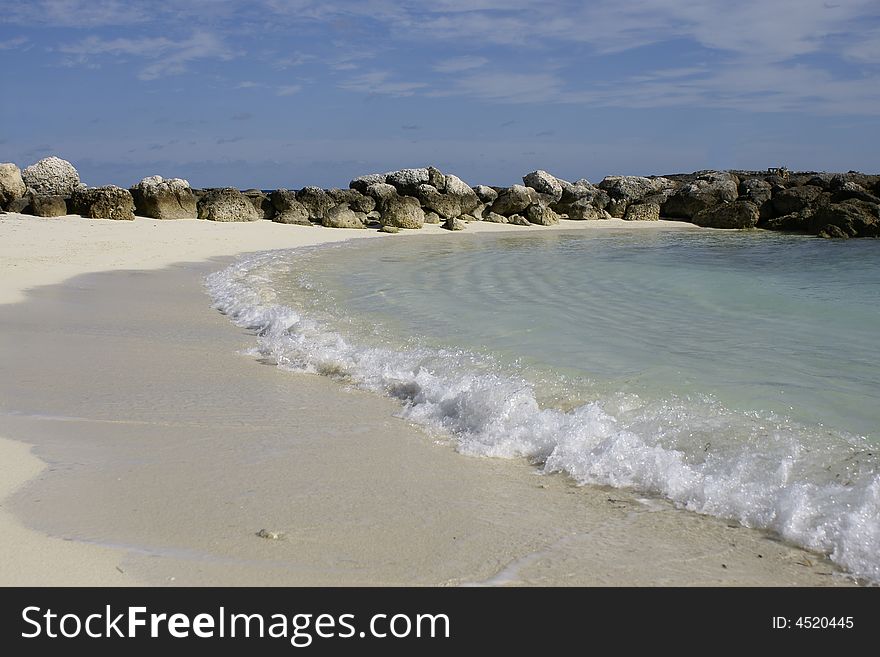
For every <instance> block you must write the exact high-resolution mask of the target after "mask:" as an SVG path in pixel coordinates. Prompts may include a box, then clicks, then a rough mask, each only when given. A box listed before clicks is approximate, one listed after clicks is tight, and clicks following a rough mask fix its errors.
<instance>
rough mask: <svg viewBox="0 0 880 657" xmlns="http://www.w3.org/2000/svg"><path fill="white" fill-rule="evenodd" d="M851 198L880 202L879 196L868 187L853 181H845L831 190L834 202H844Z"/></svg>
mask: <svg viewBox="0 0 880 657" xmlns="http://www.w3.org/2000/svg"><path fill="white" fill-rule="evenodd" d="M850 199H858V200H860V201H867V202H868V203H880V198H877V197H876V196H874V194H871V193H870V192H869V191H868V190H867V189H865V188H864V187H862V186H861V185H859V184H858V183H854V182H852V181H846V182H844V183H843V184H842V185H840V186H839V187H836V188H835V189H834V190H833V191H832V192H831V202H832V203H843V202H844V201H848V200H850Z"/></svg>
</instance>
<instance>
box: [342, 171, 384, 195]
mask: <svg viewBox="0 0 880 657" xmlns="http://www.w3.org/2000/svg"><path fill="white" fill-rule="evenodd" d="M387 177H388V174H387V173H370V174H367V175H366V176H358V177H357V178H355V179H354V180H352V181H351V182H350V183H348V186H349V187H351V188H352V189H355V190H357V191H359V192H360V193H361V194H366V193H367V187H369V186H370V185H372V184H374V183H383V184H384V183H385V178H387Z"/></svg>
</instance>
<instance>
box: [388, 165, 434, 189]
mask: <svg viewBox="0 0 880 657" xmlns="http://www.w3.org/2000/svg"><path fill="white" fill-rule="evenodd" d="M385 182H386V183H388V184H389V185H393V186H394V188H395V189H396V190H397V191H398V193H400V194H405V195H409V194H412V195H415V192H416V189H417V188H418V186H419V185H421V184H430V183H431V175H430V174H429V173H428V170H427V169H400V170H399V171H392V172H391V173H389V174H388V175H387V176H385Z"/></svg>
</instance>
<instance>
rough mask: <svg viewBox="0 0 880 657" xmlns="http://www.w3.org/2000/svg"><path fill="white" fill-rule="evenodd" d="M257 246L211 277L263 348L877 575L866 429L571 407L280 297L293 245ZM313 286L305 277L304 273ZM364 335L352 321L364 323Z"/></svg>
mask: <svg viewBox="0 0 880 657" xmlns="http://www.w3.org/2000/svg"><path fill="white" fill-rule="evenodd" d="M292 253H293V252H271V253H266V254H259V255H256V256H251V257H247V258H245V259H243V260H240V261H238V262H236V263H235V264H233V265H231V266H229V267H228V268H226V269H224V270H222V271H220V272H217V273H214V274H212V275H210V276H208V277H207V279H206V287H207V289H208V291H209V293H210V295H211V297H212V298H213V300H214V306H215V307H216V308H217V309H219V310H220V311H221V312H223V313H225V314H226V315H228V316H229V317H230V319H231V320H232V321H234V322H235V323H236V324H237V325H239V326H242V327H246V328H248V329H251V330H253V331H255V332H256V334H257V336H258V342H257V346H256V347H255V354H258V355H259V356H261V357H263V358H267V359H272V360H274V362H276V363H277V365H278V366H279V367H281V368H284V369H289V370H294V371H298V372H308V373H315V374H323V375H329V376H333V377H336V378H340V379H343V380H345V381H347V382H349V383H351V384H353V385H356V386H358V387H360V388H363V389H366V390H370V391H373V392H376V393H381V394H384V395H387V396H390V397H393V398H395V399H398V400H399V401H400V402H401V403H402V410H401V416H402V417H404V418H405V419H407V420H410V421H413V422H416V423H418V424H420V425H422V426H424V427H426V428H428V429H429V430H431V431H435V432H442V433H444V434H447V435H449V436H451V437H452V438H453V439H454V441H455V444H456V446H457V448H458V450H459V451H461V452H462V453H465V454H470V455H479V456H491V457H502V458H519V457H523V458H526V459H529V460H530V461H531V462H532V463H534V464H535V465H536V466H537V467H539V468H541V469H542V470H543V471H544V472H547V473H557V472H558V473H565V474H567V475H569V476H570V477H572V478H573V479H574V480H576V481H577V482H579V483H582V484H601V485H609V486H614V487H627V488H633V489H636V490H639V491H642V492H645V493H648V494H653V495H658V496H662V497H665V498H667V499H669V500H671V501H672V502H674V503H675V504H676V505H678V506H679V507H681V508H684V509H687V510H690V511H695V512H698V513H703V514H709V515H713V516H718V517H722V518H728V519H735V520H737V521H739V522H740V523H742V524H743V525H745V526H748V527H754V528H761V529H766V530H771V531H774V532H776V533H777V534H778V535H780V536H781V537H783V538H784V539H786V540H788V541H790V542H792V543H794V544H797V545H800V546H802V547H805V548H808V549H810V550H814V551H817V552H821V553H825V554H827V555H828V556H829V557H830V559H831V560H832V561H834V562H835V563H837V564H838V565H840V566H842V567H843V568H845V569H847V570H849V571H850V572H851V573H853V574H854V575H856V576H859V577H862V578H865V579H867V580H870V581H872V582H875V583H877V582H880V475H878V467H877V466H878V462H880V458H878V457H880V455H878V453H877V449H876V447H874V448H872V446H871V445H870V443H868V442H867V441H866V440H865V439H863V438H860V437H856V436H849V435H846V434H842V433H836V432H829V431H827V430H824V429H823V428H822V427H808V426H803V425H798V424H797V423H794V422H791V421H790V420H788V419H787V418H785V417H782V416H778V415H773V414H769V413H760V412H753V413H746V412H740V411H732V410H729V409H727V408H725V407H724V406H723V405H721V404H719V403H717V402H716V401H714V400H713V399H711V398H708V397H706V398H678V397H670V398H668V399H645V398H641V397H639V396H638V395H634V394H623V393H620V394H611V395H607V396H605V397H603V398H599V399H593V400H591V401H588V402H587V403H581V404H578V405H576V406H575V407H573V408H571V409H569V410H563V409H560V408H554V407H547V406H544V405H542V404H541V403H540V401H539V400H540V399H542V395H541V394H540V393H541V392H542V387H543V386H545V385H546V386H547V387H552V386H559V384H560V383H559V381H546V380H532V379H530V378H529V377H527V376H525V375H523V374H522V373H521V372H517V371H516V370H515V369H513V368H509V367H505V366H504V365H502V364H501V363H499V362H498V361H496V360H495V359H493V358H492V357H491V356H489V355H485V354H479V353H473V352H469V351H465V350H456V349H444V348H436V347H426V346H423V345H420V344H418V343H417V342H415V341H407V340H403V339H400V340H398V341H395V340H394V339H387V340H384V341H383V342H382V343H381V344H378V345H377V344H372V343H371V341H369V340H364V339H359V336H358V335H357V334H356V335H351V334H350V333H348V332H344V331H342V330H339V329H336V328H334V327H333V326H331V324H333V322H330V321H328V320H327V318H325V317H322V316H321V313H317V312H311V313H310V312H309V311H308V310H304V309H303V308H302V307H293V306H292V305H290V304H289V302H288V303H284V301H287V299H286V298H285V297H284V296H283V295H282V294H280V293H279V291H278V290H276V289H275V288H274V287H273V276H272V271H273V269H274V268H277V267H283V266H285V264H286V263H289V262H290V261H291V258H297V257H302V256H301V254H302V253H303V251H302V250H299V251H297V252H296V254H295V255H292ZM301 285H303V286H307V285H308V282H307V281H305V280H304V281H301ZM355 333H356V332H355Z"/></svg>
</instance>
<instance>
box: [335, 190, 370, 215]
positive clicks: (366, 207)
mask: <svg viewBox="0 0 880 657" xmlns="http://www.w3.org/2000/svg"><path fill="white" fill-rule="evenodd" d="M327 194H329V195H330V198H332V199H333V200H334V201H336V203H337V204H339V203H345V204H346V205H348V207H350V208H351V209H352V210H354V211H355V212H363V213H364V214H367V213H369V212H372V211H373V210H374V209H375V208H376V199H374V198H373V197H372V196H367V195H366V194H362V193H361V192H359V191H357V190H356V189H328V190H327Z"/></svg>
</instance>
